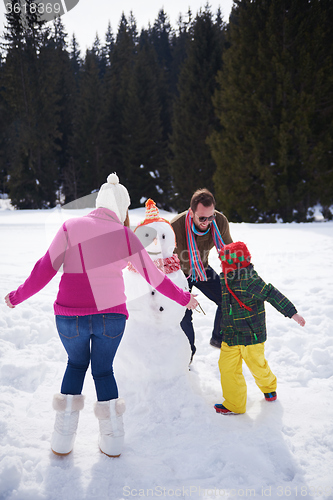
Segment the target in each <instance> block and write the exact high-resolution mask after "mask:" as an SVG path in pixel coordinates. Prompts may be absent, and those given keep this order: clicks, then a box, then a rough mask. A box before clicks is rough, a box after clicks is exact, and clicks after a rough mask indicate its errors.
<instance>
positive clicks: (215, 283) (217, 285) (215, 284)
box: [180, 266, 222, 354]
mask: <svg viewBox="0 0 333 500" xmlns="http://www.w3.org/2000/svg"><path fill="white" fill-rule="evenodd" d="M206 275H207V281H193V280H191V278H189V279H188V280H187V281H188V285H189V291H190V292H191V290H192V287H194V286H195V287H196V288H198V289H199V290H200V291H201V292H202V293H203V294H204V295H206V297H207V298H208V299H210V300H212V301H213V302H215V304H216V305H217V309H216V314H215V320H214V327H213V332H212V338H213V339H215V340H217V341H218V342H221V341H222V336H221V334H220V331H221V318H222V309H221V301H222V290H221V282H220V276H219V275H218V274H217V273H216V272H215V271H214V269H213V268H212V267H210V266H208V267H207V269H206ZM180 326H181V328H182V330H183V331H184V333H185V335H186V336H187V338H188V340H189V342H190V345H191V350H192V353H193V354H194V353H195V351H196V348H195V345H194V342H195V336H194V328H193V321H192V310H191V309H186V312H185V316H184V318H183V319H182V321H181V323H180Z"/></svg>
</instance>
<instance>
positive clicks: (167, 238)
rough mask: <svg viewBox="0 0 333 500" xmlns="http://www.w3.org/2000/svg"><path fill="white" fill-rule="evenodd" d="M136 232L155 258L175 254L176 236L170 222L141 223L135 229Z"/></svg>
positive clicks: (163, 257)
mask: <svg viewBox="0 0 333 500" xmlns="http://www.w3.org/2000/svg"><path fill="white" fill-rule="evenodd" d="M135 234H136V235H137V237H138V238H139V240H140V241H141V243H142V244H143V246H144V247H145V249H146V250H147V252H148V254H149V255H150V257H151V258H152V259H153V260H156V259H165V258H166V257H171V256H172V255H173V252H174V249H175V246H176V238H175V233H174V230H173V229H172V227H171V225H170V224H169V222H167V221H164V220H161V221H159V222H150V223H149V224H144V225H140V226H138V227H137V228H136V229H135Z"/></svg>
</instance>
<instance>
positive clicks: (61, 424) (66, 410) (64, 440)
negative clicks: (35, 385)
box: [51, 394, 84, 455]
mask: <svg viewBox="0 0 333 500" xmlns="http://www.w3.org/2000/svg"><path fill="white" fill-rule="evenodd" d="M83 406H84V396H82V394H77V395H75V396H73V395H71V394H55V395H54V396H53V408H54V410H56V412H57V413H56V420H55V423H54V431H53V434H52V439H51V449H52V451H53V453H55V454H56V455H68V454H69V453H70V452H71V451H72V449H73V445H74V441H75V436H76V429H77V426H78V422H79V412H80V410H82V409H83Z"/></svg>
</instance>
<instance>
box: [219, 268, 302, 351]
mask: <svg viewBox="0 0 333 500" xmlns="http://www.w3.org/2000/svg"><path fill="white" fill-rule="evenodd" d="M220 278H221V286H222V321H221V335H222V336H223V338H222V340H223V342H226V343H227V344H228V345H229V346H233V345H251V344H259V343H261V342H265V340H266V339H267V332H266V317H265V304H264V302H265V300H266V301H267V302H270V304H272V306H274V307H275V309H277V310H278V311H279V312H280V313H282V314H283V315H284V316H287V317H288V318H291V317H292V316H293V315H294V314H296V313H297V310H296V309H295V306H294V305H293V304H292V303H291V302H290V300H288V299H287V297H285V296H284V295H283V294H282V293H281V292H279V290H277V289H276V288H274V286H273V285H271V284H268V285H266V283H265V282H264V281H263V280H262V279H261V278H260V276H259V275H258V273H257V272H256V271H255V270H254V268H253V265H252V264H250V265H249V266H248V267H246V268H243V269H240V270H237V271H234V272H231V273H228V274H227V279H228V285H229V287H230V289H231V290H232V291H233V292H234V293H235V294H236V295H237V297H238V298H239V299H240V300H241V301H242V302H243V303H244V304H246V305H247V306H249V307H251V308H252V311H247V310H246V309H244V308H243V307H241V306H240V305H239V304H238V302H237V301H236V299H235V298H234V297H233V296H232V295H231V294H230V293H229V291H228V289H227V287H226V284H225V281H224V274H223V273H221V275H220Z"/></svg>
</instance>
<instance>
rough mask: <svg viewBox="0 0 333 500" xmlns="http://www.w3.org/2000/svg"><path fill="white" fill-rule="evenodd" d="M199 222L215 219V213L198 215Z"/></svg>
mask: <svg viewBox="0 0 333 500" xmlns="http://www.w3.org/2000/svg"><path fill="white" fill-rule="evenodd" d="M198 219H199V222H206V221H208V222H212V221H213V220H214V219H215V214H214V215H211V216H210V217H198Z"/></svg>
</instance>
